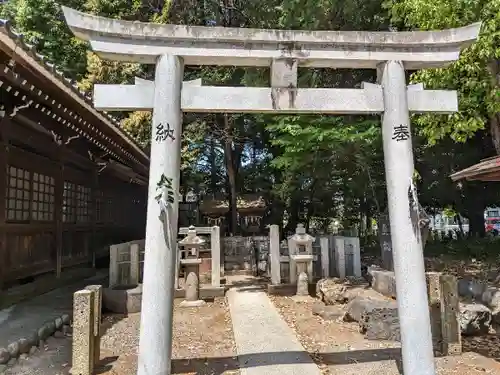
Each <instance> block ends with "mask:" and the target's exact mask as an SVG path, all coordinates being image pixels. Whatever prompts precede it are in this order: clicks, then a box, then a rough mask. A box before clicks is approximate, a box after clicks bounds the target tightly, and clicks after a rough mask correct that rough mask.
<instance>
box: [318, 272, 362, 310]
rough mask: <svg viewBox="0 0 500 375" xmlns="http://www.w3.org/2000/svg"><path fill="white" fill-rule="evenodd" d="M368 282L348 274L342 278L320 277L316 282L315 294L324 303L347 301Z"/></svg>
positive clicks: (332, 303) (333, 303) (331, 303)
mask: <svg viewBox="0 0 500 375" xmlns="http://www.w3.org/2000/svg"><path fill="white" fill-rule="evenodd" d="M367 286H368V283H367V282H366V280H365V279H364V278H358V277H352V276H348V277H346V278H345V279H344V280H341V279H339V278H337V277H334V278H329V279H321V280H320V281H318V283H317V284H316V296H317V297H318V298H319V299H320V300H321V301H323V302H324V303H325V304H326V305H335V304H338V303H342V304H344V303H347V302H348V301H350V300H351V299H353V298H355V297H356V296H357V295H358V294H359V292H360V291H361V290H363V289H364V288H366V287H367Z"/></svg>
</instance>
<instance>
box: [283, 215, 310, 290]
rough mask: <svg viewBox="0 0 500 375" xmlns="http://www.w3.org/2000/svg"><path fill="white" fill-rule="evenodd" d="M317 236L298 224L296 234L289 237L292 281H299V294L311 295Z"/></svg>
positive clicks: (292, 282) (293, 282)
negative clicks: (314, 247)
mask: <svg viewBox="0 0 500 375" xmlns="http://www.w3.org/2000/svg"><path fill="white" fill-rule="evenodd" d="M314 241H315V238H314V237H313V236H311V235H309V234H307V233H306V230H305V228H304V225H303V224H298V225H297V229H296V230H295V234H294V235H293V236H291V237H289V239H288V249H289V255H290V283H291V284H295V283H297V296H308V295H309V290H308V288H309V280H312V279H313V251H312V249H313V246H312V245H313V242H314Z"/></svg>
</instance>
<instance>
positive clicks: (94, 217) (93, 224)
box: [89, 168, 99, 268]
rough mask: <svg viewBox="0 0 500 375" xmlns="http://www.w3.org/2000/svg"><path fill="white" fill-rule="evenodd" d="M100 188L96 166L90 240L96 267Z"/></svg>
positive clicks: (92, 191) (93, 262)
mask: <svg viewBox="0 0 500 375" xmlns="http://www.w3.org/2000/svg"><path fill="white" fill-rule="evenodd" d="M98 190H99V173H98V171H97V168H94V169H93V170H92V188H91V190H90V196H91V198H90V199H91V216H90V220H91V224H90V228H91V232H90V241H89V246H90V252H91V256H92V267H93V268H95V267H96V260H97V259H96V258H97V253H96V252H97V248H98V243H97V228H96V226H97V194H98Z"/></svg>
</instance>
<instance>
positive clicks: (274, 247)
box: [269, 224, 281, 285]
mask: <svg viewBox="0 0 500 375" xmlns="http://www.w3.org/2000/svg"><path fill="white" fill-rule="evenodd" d="M269 255H270V258H271V259H270V261H271V283H272V284H273V285H279V284H281V263H280V227H279V226H278V225H275V224H273V225H271V226H270V228H269Z"/></svg>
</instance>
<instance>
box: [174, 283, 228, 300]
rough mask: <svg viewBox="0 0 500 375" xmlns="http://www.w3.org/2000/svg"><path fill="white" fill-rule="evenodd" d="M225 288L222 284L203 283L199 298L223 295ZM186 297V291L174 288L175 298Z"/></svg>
mask: <svg viewBox="0 0 500 375" xmlns="http://www.w3.org/2000/svg"><path fill="white" fill-rule="evenodd" d="M225 293H226V290H225V288H224V287H223V286H219V287H214V286H211V285H205V286H202V287H201V288H200V298H201V299H212V298H215V297H224V295H225ZM184 297H186V291H185V290H184V289H176V290H175V298H184Z"/></svg>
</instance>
